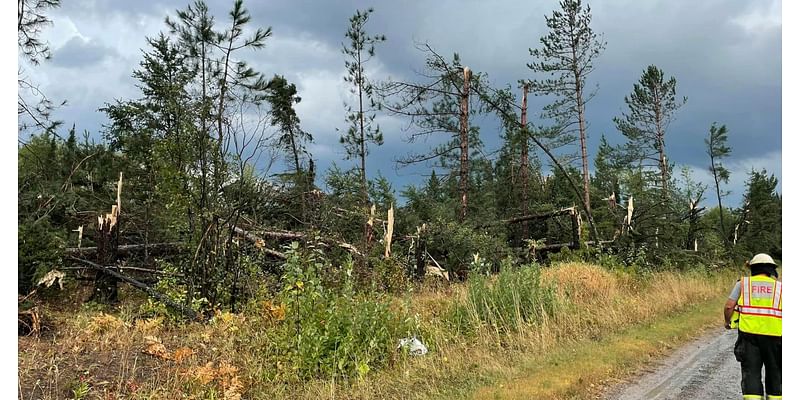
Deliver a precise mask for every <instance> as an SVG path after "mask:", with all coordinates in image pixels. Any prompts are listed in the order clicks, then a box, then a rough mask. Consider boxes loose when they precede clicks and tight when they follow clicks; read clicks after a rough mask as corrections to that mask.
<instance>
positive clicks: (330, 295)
mask: <svg viewBox="0 0 800 400" xmlns="http://www.w3.org/2000/svg"><path fill="white" fill-rule="evenodd" d="M286 255H287V260H286V264H285V266H284V271H285V273H284V275H283V277H282V278H281V284H282V290H281V292H280V294H279V296H278V298H279V299H280V301H281V302H282V304H284V305H285V306H286V323H285V324H284V325H283V327H284V329H283V331H282V333H281V334H282V337H281V338H280V339H279V340H280V341H281V342H282V344H281V345H282V346H285V347H283V348H284V349H285V351H286V354H285V357H287V358H288V360H289V362H290V363H291V366H292V367H291V374H292V376H290V377H287V378H289V379H299V380H301V381H302V380H305V379H308V378H322V379H331V378H334V379H351V378H355V377H359V378H361V377H363V376H364V375H365V374H367V373H368V372H369V371H373V370H378V369H380V368H382V367H385V366H386V365H387V364H388V363H389V362H390V361H391V359H392V354H393V352H394V346H396V341H397V340H398V339H399V338H401V337H403V335H406V334H407V333H408V332H409V331H411V328H412V326H411V325H410V320H408V319H404V318H403V317H402V316H398V315H396V314H395V312H393V311H392V309H390V307H389V302H388V299H386V298H383V297H382V296H379V295H375V294H365V295H359V294H357V293H356V292H355V289H354V286H353V281H352V270H353V265H352V262H346V263H345V264H344V265H343V271H342V272H343V273H344V275H345V277H344V285H343V286H342V288H341V290H339V291H335V290H332V289H331V288H327V287H325V286H323V285H322V282H321V279H320V272H321V271H322V270H323V269H329V268H331V266H330V264H328V263H327V261H325V260H324V258H323V257H322V256H321V254H320V252H319V251H317V250H303V249H301V248H300V246H299V245H298V244H297V243H293V244H292V246H291V248H290V249H289V250H288V251H287V252H286Z"/></svg>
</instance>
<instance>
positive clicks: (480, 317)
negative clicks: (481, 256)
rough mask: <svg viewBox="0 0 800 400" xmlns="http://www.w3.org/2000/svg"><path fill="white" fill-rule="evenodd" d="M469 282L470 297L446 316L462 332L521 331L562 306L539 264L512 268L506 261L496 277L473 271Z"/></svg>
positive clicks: (456, 305) (499, 332)
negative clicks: (545, 280)
mask: <svg viewBox="0 0 800 400" xmlns="http://www.w3.org/2000/svg"><path fill="white" fill-rule="evenodd" d="M468 285H469V288H468V292H467V297H466V300H465V301H464V302H463V303H456V304H455V305H454V306H453V308H452V309H451V310H450V312H449V314H448V315H447V317H446V318H447V320H448V322H449V323H450V324H451V325H452V326H453V329H454V330H455V331H456V332H458V333H459V334H467V335H469V334H475V333H476V332H478V331H480V330H482V329H485V330H488V331H490V332H494V333H496V334H498V335H499V334H507V333H512V332H517V331H519V330H520V329H522V328H523V327H526V326H530V325H536V324H539V323H541V322H542V321H543V320H544V319H545V318H547V317H549V316H553V315H554V314H555V312H556V309H557V307H558V304H557V300H556V295H555V290H554V288H553V287H548V286H545V285H544V284H543V283H542V282H541V270H540V267H539V266H538V265H536V264H531V265H525V266H521V267H517V268H512V264H511V263H504V264H503V268H502V269H501V271H500V273H499V274H498V275H497V276H496V277H494V278H492V277H486V276H484V275H482V274H475V275H471V276H470V280H469V283H468Z"/></svg>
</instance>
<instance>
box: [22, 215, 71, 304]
mask: <svg viewBox="0 0 800 400" xmlns="http://www.w3.org/2000/svg"><path fill="white" fill-rule="evenodd" d="M64 247H65V240H64V238H63V237H62V235H60V232H59V231H58V230H57V229H55V228H54V227H53V226H51V225H50V223H49V221H47V220H43V221H41V222H38V223H37V222H30V221H26V222H23V223H20V224H19V226H18V227H17V250H18V257H17V274H18V275H17V292H18V293H22V294H25V293H28V292H30V290H31V289H32V288H33V285H34V284H36V282H37V281H38V280H39V279H40V278H41V277H42V276H44V274H46V273H47V272H49V271H50V270H52V269H56V268H58V267H60V266H61V265H62V261H61V257H62V255H63V254H64Z"/></svg>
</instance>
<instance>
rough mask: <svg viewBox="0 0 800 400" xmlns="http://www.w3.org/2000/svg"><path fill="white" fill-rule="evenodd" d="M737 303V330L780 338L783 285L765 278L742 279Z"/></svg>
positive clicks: (781, 331)
mask: <svg viewBox="0 0 800 400" xmlns="http://www.w3.org/2000/svg"><path fill="white" fill-rule="evenodd" d="M741 286H742V290H741V295H740V297H739V299H738V301H737V305H738V307H737V308H738V310H737V311H738V312H739V324H738V325H739V330H740V331H742V332H747V333H753V334H757V335H768V336H782V334H783V330H782V323H781V321H782V317H783V310H782V308H781V301H782V293H781V292H782V291H783V285H782V284H781V282H778V281H776V280H775V279H773V278H771V277H767V276H751V277H744V278H742V280H741Z"/></svg>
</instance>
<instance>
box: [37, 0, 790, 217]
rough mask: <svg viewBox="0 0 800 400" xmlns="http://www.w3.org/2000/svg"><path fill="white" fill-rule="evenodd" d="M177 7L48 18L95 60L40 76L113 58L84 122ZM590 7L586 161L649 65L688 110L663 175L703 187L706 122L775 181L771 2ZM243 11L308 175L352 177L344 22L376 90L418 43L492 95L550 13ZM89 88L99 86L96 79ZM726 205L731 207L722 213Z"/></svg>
mask: <svg viewBox="0 0 800 400" xmlns="http://www.w3.org/2000/svg"><path fill="white" fill-rule="evenodd" d="M187 4H188V2H186V1H160V2H147V3H145V2H104V1H96V2H95V1H76V2H69V4H65V5H64V6H63V8H62V9H60V10H59V11H58V12H59V13H61V14H60V16H62V17H64V18H68V19H70V20H71V21H73V22H75V25H76V28H77V29H78V30H80V31H84V30H87V31H92V32H91V33H90V34H86V35H84V36H87V37H88V39H87V40H88V42H77V41H76V42H74V43H73V42H70V43H72V46H78V45H81V44H82V45H84V46H86V45H87V43H88V44H90V45H93V46H96V47H95V48H94V49H93V50H95V51H96V53H92V52H91V51H88V52H86V50H87V49H83V48H79V49H77V48H76V50H80V51H83V52H84V55H83V56H79V55H77V54H70V53H76V52H74V51H71V52H67V51H66V50H64V51H59V52H58V53H57V54H54V57H53V63H54V64H55V63H59V62H60V63H61V65H62V66H64V67H66V65H64V64H70V63H72V64H71V67H72V68H78V65H79V64H80V63H81V62H89V60H95V61H97V57H101V58H102V57H104V56H103V55H101V54H100V52H99V50H100V46H105V47H106V48H110V49H116V51H117V52H119V53H120V54H123V57H124V59H125V62H124V63H122V62H121V63H119V64H115V66H118V68H119V69H120V70H121V71H117V72H116V73H115V74H110V75H108V76H109V77H108V78H107V79H104V85H103V86H104V87H103V88H100V89H96V90H92V91H90V93H93V95H92V96H89V97H87V98H86V99H87V100H86V101H90V99H91V98H92V97H94V98H93V100H94V101H96V103H97V106H96V107H95V108H97V107H100V106H101V105H102V104H103V102H107V101H110V99H112V98H114V97H123V96H134V95H135V90H133V89H132V85H133V83H132V82H131V80H130V79H128V78H125V77H128V76H129V75H130V71H132V70H133V69H134V68H135V67H136V64H137V63H138V61H139V58H140V54H139V51H138V49H139V48H144V47H145V43H144V35H145V34H149V35H152V34H153V33H155V32H158V31H159V30H165V27H164V24H163V19H164V17H165V15H166V13H170V14H174V11H175V10H176V9H184V8H185V7H186V5H187ZM590 4H591V5H592V14H593V22H592V26H593V28H594V29H595V31H596V32H598V33H601V34H602V37H603V38H604V39H605V40H606V41H607V43H608V44H607V48H606V50H605V52H604V53H603V54H602V55H601V56H600V57H599V58H598V59H597V61H596V63H595V65H596V70H595V71H594V73H593V74H592V75H591V76H590V77H589V82H588V83H589V84H590V85H592V86H594V85H597V86H598V91H597V95H596V97H595V98H594V99H593V100H592V101H591V102H590V103H589V104H588V105H587V118H588V120H589V124H590V125H589V150H590V157H593V153H594V151H593V149H596V147H597V144H598V143H599V139H600V136H601V134H604V135H605V136H606V137H607V138H608V140H609V141H611V142H612V143H620V142H621V141H622V135H621V134H619V132H617V131H616V129H615V127H614V124H613V122H612V119H613V118H614V117H616V116H620V115H621V113H622V112H623V111H625V110H624V107H625V104H624V102H623V98H624V97H625V96H626V95H627V94H629V93H630V92H631V90H632V88H633V84H634V82H636V81H637V80H638V78H639V77H640V75H641V73H642V70H643V69H644V68H646V67H647V65H650V64H654V65H656V66H658V67H659V68H661V69H663V70H664V72H665V74H666V75H667V76H675V78H676V79H677V82H678V94H679V95H680V96H686V97H688V102H687V104H686V105H685V106H684V107H683V108H682V109H681V110H680V111H679V112H678V113H677V114H676V119H675V121H674V122H673V123H672V125H670V128H669V131H668V136H667V149H668V152H669V156H670V158H671V160H672V161H673V162H676V163H677V164H678V165H679V166H680V165H684V164H685V165H689V166H691V167H692V168H693V169H694V170H695V171H697V173H698V176H699V178H703V177H702V176H700V175H702V171H703V170H704V169H705V165H706V164H707V160H706V155H705V152H704V149H703V138H704V136H705V135H706V134H707V133H708V128H709V126H710V125H711V123H712V122H717V123H718V124H726V125H727V126H728V128H729V131H730V135H729V136H730V139H729V140H730V144H731V147H732V149H733V154H732V156H731V159H730V161H729V162H730V164H731V165H732V166H734V167H735V168H738V169H740V170H742V171H744V170H745V169H748V170H749V168H747V165H749V164H748V163H750V164H753V163H756V164H758V165H764V166H771V167H774V168H773V169H774V170H772V171H770V172H774V173H775V174H776V176H778V177H779V178H780V175H781V171H780V154H781V153H780V149H781V134H780V133H781V130H780V129H781V125H780V121H781V77H780V74H781V20H780V2H779V1H775V0H772V1H751V2H730V1H726V0H708V1H703V2H696V1H691V0H678V1H668V0H661V1H639V0H616V1H603V2H599V1H595V2H590ZM231 5H232V2H231V1H227V0H226V1H221V0H220V1H211V2H209V8H210V10H211V12H212V14H213V15H215V17H216V21H217V23H218V24H219V26H225V24H226V22H227V19H228V16H227V12H228V10H229V9H230V7H231ZM245 6H246V7H247V8H249V9H250V11H251V13H252V16H253V21H252V22H253V25H254V26H262V27H266V26H271V27H272V29H273V37H272V38H270V39H268V41H267V46H266V47H265V49H264V50H262V51H258V52H249V53H247V54H246V59H247V60H250V61H251V63H252V64H253V65H254V66H255V67H257V68H258V69H259V70H260V71H263V72H264V73H265V74H267V75H268V76H272V75H273V74H276V73H277V74H283V75H286V76H287V78H288V79H290V81H292V82H294V83H296V84H297V85H298V89H300V95H301V96H303V101H302V102H301V104H300V105H299V113H300V115H301V117H302V121H303V124H304V126H305V127H306V128H307V129H309V130H310V131H311V132H312V133H313V134H314V135H315V138H316V139H317V144H316V145H314V146H313V147H312V150H313V151H314V152H315V156H316V157H317V158H318V166H319V168H320V169H323V170H324V169H325V168H327V166H329V165H330V164H331V162H332V161H336V162H337V164H339V165H340V166H349V165H351V163H352V162H351V161H342V160H341V158H342V150H341V146H339V145H338V143H337V139H338V135H339V133H337V131H336V129H337V128H338V129H344V128H345V124H344V121H343V120H344V109H343V107H342V102H343V101H345V100H346V99H347V95H346V87H345V86H344V84H343V82H342V75H343V74H344V60H343V56H342V54H341V46H342V42H343V41H344V40H345V38H344V33H345V30H346V29H347V27H348V18H349V17H350V16H351V15H352V14H353V12H354V11H355V10H356V9H365V8H368V7H370V6H374V8H375V12H374V13H373V14H372V17H371V19H370V22H369V24H368V26H367V30H368V31H369V32H370V33H374V34H385V35H386V36H387V38H388V40H387V41H386V42H385V43H382V44H380V45H379V46H378V48H377V57H376V59H375V60H374V62H373V64H372V66H371V68H373V69H374V70H375V72H376V73H378V74H379V75H381V76H392V77H394V78H399V79H420V78H419V76H418V75H416V73H415V71H418V70H421V69H422V67H423V65H424V64H423V63H424V54H423V53H421V52H420V51H418V50H417V49H416V48H415V42H427V43H430V44H431V45H432V46H433V47H434V48H435V49H436V50H437V51H438V52H440V53H441V54H442V55H444V56H446V57H448V58H449V57H450V56H452V53H454V52H458V53H459V54H460V55H461V58H462V61H463V63H464V64H465V65H469V66H470V67H471V68H472V69H473V70H476V71H482V72H486V73H488V75H489V78H490V80H491V82H492V84H493V85H495V86H499V87H503V86H506V85H511V86H512V87H513V88H516V87H517V81H518V80H519V79H529V78H534V76H533V75H532V74H531V72H530V70H529V69H528V68H527V67H526V63H528V62H530V61H531V57H530V55H529V53H528V49H529V48H531V47H538V45H539V44H538V40H539V38H540V37H541V36H542V35H543V34H545V32H546V27H545V24H544V15H549V14H550V13H551V12H552V10H553V9H554V8H556V7H558V2H557V1H555V0H551V1H546V2H530V1H510V0H507V1H493V2H487V1H477V0H474V1H456V0H442V1H437V2H422V1H413V2H379V3H378V2H365V1H353V0H347V1H336V2H332V1H312V0H297V1H290V0H273V1H265V2H257V1H246V2H245ZM87 16H89V17H87ZM82 17H83V19H81V18H82ZM111 17H113V18H115V19H114V21H118V22H115V25H109V26H104V27H103V28H102V29H98V28H91V26H94V25H98V26H103V23H104V22H106V21H108V20H109V18H111ZM121 25H125V26H121ZM82 37H83V36H82ZM137 38H138V39H137ZM72 40H73V41H75V40H77V38H73V39H72ZM67 45H69V43H68V44H67ZM67 45H64V48H65V49H67V48H68V47H67ZM132 49H135V50H136V51H132ZM59 58H63V59H62V60H58V59H59ZM43 68H47V67H46V66H45V67H43ZM47 71H49V70H47ZM97 74H99V75H103V74H105V73H104V72H103V71H99V70H98V71H97ZM98 78H99V77H98ZM99 79H102V78H99ZM63 81H64V80H63V79H58V78H57V77H55V78H54V79H53V82H52V85H55V86H60V85H64V83H63ZM86 84H87V85H91V82H87V83H86ZM115 85H117V86H115ZM115 87H117V88H118V89H114V88H115ZM113 93H119V94H118V95H114V94H113ZM547 102H548V99H546V98H541V97H540V98H532V99H531V102H530V113H529V114H530V116H531V118H533V119H534V121H535V123H537V124H547V123H549V122H548V121H541V120H536V119H535V118H536V116H537V115H538V114H539V111H540V110H541V107H542V106H544V105H545V104H546V103H547ZM82 104H83V103H82ZM87 109H91V107H89V106H88V105H86V106H85V107H83V106H82V107H81V109H80V110H78V109H76V110H73V111H70V112H68V113H66V114H65V115H62V116H63V117H64V119H65V120H67V121H70V120H75V121H78V123H79V125H80V124H81V121H84V120H86V121H92V122H91V123H92V124H97V123H98V122H97V121H98V117H97V116H94V115H93V116H91V117H90V116H88V115H86V114H85V110H87ZM382 118H384V119H383V123H382V126H383V127H384V132H385V136H386V138H387V143H386V145H384V146H383V147H382V148H379V149H376V150H375V151H374V152H373V153H372V154H371V157H370V160H369V164H370V165H371V167H372V168H374V170H380V171H381V173H383V174H384V175H386V176H388V177H389V178H390V179H392V180H394V181H395V187H396V188H400V187H402V186H403V185H404V184H407V183H412V182H413V183H416V182H420V181H421V179H420V177H424V176H427V175H428V174H429V173H430V169H429V168H426V167H417V168H410V169H404V170H400V171H399V172H396V171H395V165H394V164H393V162H392V160H393V159H394V158H395V157H396V156H397V155H398V154H406V153H408V152H409V151H423V150H425V149H426V147H427V146H429V145H430V144H431V143H427V144H424V143H423V144H416V145H414V146H410V145H407V144H405V143H404V142H403V140H402V138H403V137H405V135H406V132H402V131H401V129H400V127H401V126H402V121H398V120H396V119H392V118H385V117H382ZM476 123H477V124H479V125H480V126H481V127H482V136H483V141H484V143H485V144H486V146H487V152H489V151H491V150H493V149H496V148H497V146H499V138H498V136H499V135H498V132H497V130H496V128H495V125H496V124H495V123H493V122H491V121H490V120H489V119H486V120H483V121H477V122H476ZM679 166H678V167H677V168H676V170H679V168H680V167H679ZM742 173H743V172H741V171H739V172H737V174H739V175H735V176H743V175H742ZM734 185H735V186H736V188H732V189H733V190H734V192H736V191H739V192H740V191H741V187H742V186H743V182H742V181H741V180H740V181H738V182H733V181H732V182H731V186H734ZM731 197H735V196H731ZM738 201H739V197H737V198H736V199H733V200H731V202H732V203H736V202H738Z"/></svg>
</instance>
